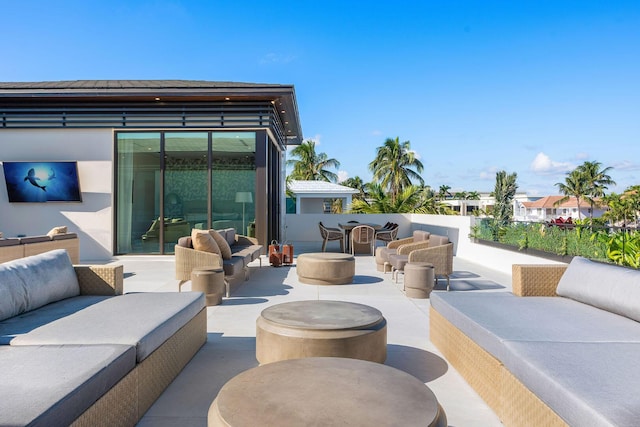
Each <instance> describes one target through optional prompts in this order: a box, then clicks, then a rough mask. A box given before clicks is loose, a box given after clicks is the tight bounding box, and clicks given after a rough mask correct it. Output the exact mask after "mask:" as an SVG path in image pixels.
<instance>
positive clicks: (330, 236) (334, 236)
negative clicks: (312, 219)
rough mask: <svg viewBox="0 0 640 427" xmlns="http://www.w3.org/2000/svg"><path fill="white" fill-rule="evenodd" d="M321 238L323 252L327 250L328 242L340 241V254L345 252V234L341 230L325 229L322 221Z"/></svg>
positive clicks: (320, 225)
mask: <svg viewBox="0 0 640 427" xmlns="http://www.w3.org/2000/svg"><path fill="white" fill-rule="evenodd" d="M318 227H319V228H320V237H322V252H324V251H325V249H326V248H327V242H330V241H332V240H339V241H340V252H344V233H343V232H342V230H340V229H339V228H333V227H325V226H324V224H322V221H320V222H319V223H318Z"/></svg>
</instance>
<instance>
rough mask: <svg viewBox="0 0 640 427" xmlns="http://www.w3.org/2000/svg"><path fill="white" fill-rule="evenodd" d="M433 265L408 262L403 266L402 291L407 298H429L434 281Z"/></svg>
mask: <svg viewBox="0 0 640 427" xmlns="http://www.w3.org/2000/svg"><path fill="white" fill-rule="evenodd" d="M434 270H435V269H434V268H433V264H429V263H427V262H410V263H407V264H406V265H405V266H404V291H405V294H406V295H407V296H408V297H409V298H429V296H430V295H431V291H432V290H433V284H434V282H435V280H436V277H435V274H434Z"/></svg>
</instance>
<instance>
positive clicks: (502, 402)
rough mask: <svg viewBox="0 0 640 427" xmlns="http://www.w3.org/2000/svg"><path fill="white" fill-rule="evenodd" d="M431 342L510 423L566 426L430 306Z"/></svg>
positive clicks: (507, 372)
mask: <svg viewBox="0 0 640 427" xmlns="http://www.w3.org/2000/svg"><path fill="white" fill-rule="evenodd" d="M429 316H430V317H429V325H430V326H429V333H430V339H431V342H433V344H434V345H435V346H436V347H437V348H438V349H439V350H440V351H441V352H442V354H443V355H444V356H445V358H446V359H447V360H448V361H449V363H451V365H452V366H453V367H454V368H455V369H456V370H457V371H458V372H459V373H460V375H462V377H463V378H464V379H465V380H466V381H467V382H468V383H469V385H470V386H471V387H473V389H474V390H475V391H476V392H477V393H478V394H479V395H480V397H482V398H483V399H484V401H485V402H486V403H487V405H489V407H490V408H491V409H493V411H494V412H495V413H496V415H498V417H499V418H500V420H501V421H502V422H503V423H504V425H506V426H523V427H525V426H552V427H555V426H566V423H565V422H564V421H563V420H562V419H561V418H560V417H559V416H558V415H557V414H556V413H555V412H554V411H553V410H552V409H551V408H549V407H548V406H547V405H546V404H544V403H543V402H542V401H541V400H540V399H539V398H538V397H537V396H536V395H535V394H533V393H532V392H531V391H529V389H527V388H526V387H525V386H524V385H523V384H522V383H521V382H520V381H519V380H518V379H517V378H515V377H514V376H513V375H512V374H511V373H510V372H509V371H508V370H507V369H506V368H505V367H504V366H503V365H502V363H501V362H500V361H499V360H497V359H496V358H494V357H493V356H492V355H490V354H489V353H488V352H486V351H485V350H484V349H482V347H480V346H479V345H477V344H476V343H475V342H474V341H473V340H471V339H470V338H469V337H467V336H466V335H465V334H464V333H463V332H462V331H460V330H459V329H458V328H456V327H455V326H454V325H453V324H452V323H451V322H449V321H448V320H447V319H446V318H444V317H443V316H442V315H441V314H440V313H438V312H437V311H436V310H434V309H433V307H431V308H430V312H429Z"/></svg>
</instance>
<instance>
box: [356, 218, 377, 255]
mask: <svg viewBox="0 0 640 427" xmlns="http://www.w3.org/2000/svg"><path fill="white" fill-rule="evenodd" d="M375 234H376V230H375V229H374V228H373V227H371V226H370V225H358V226H357V227H354V228H353V230H351V254H352V255H354V254H355V245H369V247H370V251H371V255H373V250H374V249H373V247H374V244H375V242H376V237H375Z"/></svg>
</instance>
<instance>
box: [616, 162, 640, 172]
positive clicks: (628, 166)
mask: <svg viewBox="0 0 640 427" xmlns="http://www.w3.org/2000/svg"><path fill="white" fill-rule="evenodd" d="M613 170H621V171H637V170H640V165H638V164H637V163H633V162H630V161H629V160H623V161H621V162H619V163H616V164H614V165H613Z"/></svg>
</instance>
